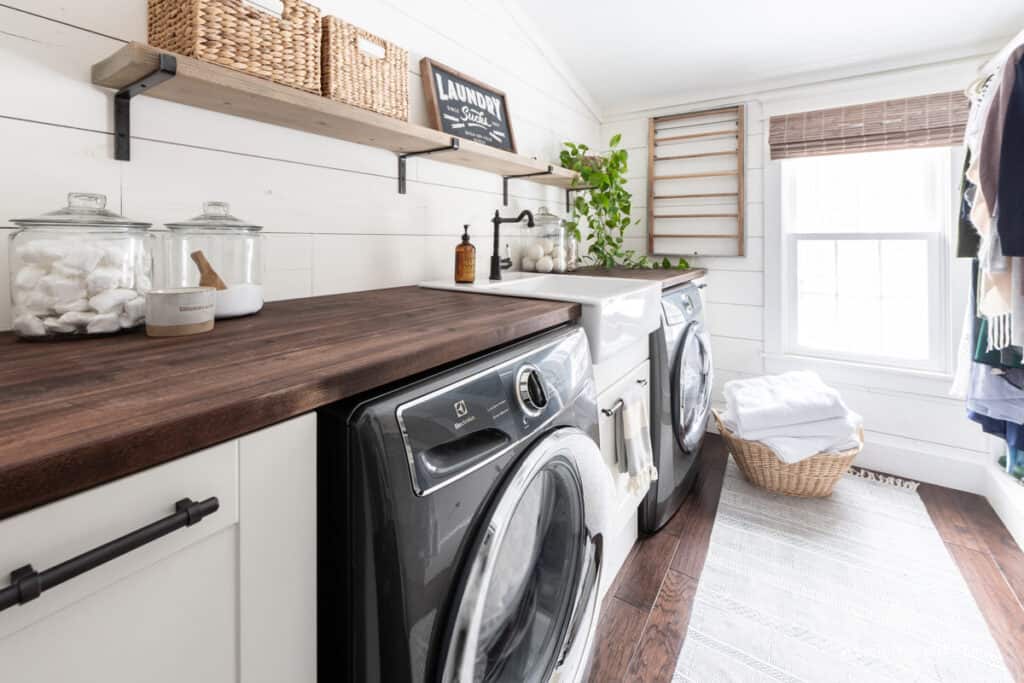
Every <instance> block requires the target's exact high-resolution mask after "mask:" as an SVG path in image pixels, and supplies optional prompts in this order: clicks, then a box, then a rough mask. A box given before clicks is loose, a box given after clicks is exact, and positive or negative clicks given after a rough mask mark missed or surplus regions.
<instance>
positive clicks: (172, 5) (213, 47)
mask: <svg viewBox="0 0 1024 683" xmlns="http://www.w3.org/2000/svg"><path fill="white" fill-rule="evenodd" d="M148 23H149V43H150V45H152V46H153V47H156V48H159V49H161V50H167V51H169V52H175V53H177V54H179V55H184V56H186V57H195V58H197V59H202V60H203V61H207V62H212V63H214V64H220V65H222V66H226V67H229V68H231V69H237V70H238V71H244V72H245V73H249V74H253V75H255V76H259V77H261V78H266V79H268V80H271V81H275V82H277V83H281V84H284V85H288V86H291V87H293V88H298V89H300V90H305V91H308V92H313V93H319V92H320V10H319V9H317V8H316V7H314V6H313V5H310V4H308V3H305V2H303V1H302V0H149V22H148Z"/></svg>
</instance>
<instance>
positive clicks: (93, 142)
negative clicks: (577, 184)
mask: <svg viewBox="0 0 1024 683" xmlns="http://www.w3.org/2000/svg"><path fill="white" fill-rule="evenodd" d="M316 4H317V5H318V6H319V7H321V9H322V10H323V11H324V13H325V14H335V15H337V16H340V17H342V18H344V19H346V20H348V21H351V22H352V23H355V24H357V25H359V26H361V27H363V28H365V29H367V30H369V31H372V32H375V33H377V34H378V35H381V36H382V37H384V38H387V39H388V40H392V41H394V42H396V43H398V44H400V45H402V46H403V47H405V48H407V49H408V50H409V53H410V55H409V70H410V81H409V90H410V99H411V102H410V104H411V107H410V108H411V116H410V119H411V120H412V121H413V122H415V123H420V124H424V125H426V124H427V114H426V109H425V105H424V102H423V91H422V85H421V82H420V77H419V68H418V67H419V60H420V58H421V57H423V56H430V57H432V58H434V59H437V60H439V61H441V62H443V63H445V64H448V65H450V66H452V67H455V68H457V69H460V70H462V71H465V72H467V73H469V74H472V75H473V76H475V77H477V78H479V79H480V80H482V81H484V82H486V83H490V84H492V85H494V86H495V87H498V88H501V89H503V90H505V91H506V93H508V95H509V101H510V106H511V108H512V111H511V114H512V124H513V127H514V129H515V133H516V141H517V143H518V145H519V151H520V153H522V154H525V155H527V156H534V157H537V158H541V159H548V160H557V157H558V150H559V148H560V146H561V143H562V142H563V141H565V140H576V141H580V142H586V143H588V144H594V143H595V142H596V141H597V134H598V130H599V124H598V118H597V114H596V108H595V107H594V105H593V103H592V102H591V101H590V100H589V98H588V96H587V94H586V92H585V91H584V89H583V88H582V87H580V86H579V84H578V83H577V82H576V81H575V80H574V79H573V78H572V76H571V74H569V72H568V70H567V69H566V68H565V67H564V66H563V65H562V64H561V63H560V62H559V61H558V59H557V57H554V56H553V55H554V52H553V51H552V50H551V49H550V48H548V47H547V46H545V45H544V44H543V42H542V41H540V40H539V39H537V38H536V32H535V30H534V28H533V26H532V24H531V23H530V20H529V19H527V18H526V17H525V16H523V15H522V13H521V12H520V10H519V9H518V8H517V6H516V5H515V4H514V3H511V2H504V1H503V0H481V1H479V2H466V1H464V0H432V1H431V2H429V3H404V2H397V1H396V2H388V1H387V0H376V1H372V0H371V1H365V2H344V1H343V0H322V1H320V2H317V3H316ZM130 40H138V41H142V42H145V41H146V0H80V1H79V2H70V3H69V2H65V1H64V0H8V1H7V2H5V3H4V4H2V5H0V82H2V83H3V84H4V93H3V95H2V96H0V158H2V167H0V238H2V239H0V329H5V328H8V327H9V324H10V305H9V299H10V296H9V291H8V287H9V276H8V273H7V268H8V264H7V260H8V259H7V237H8V234H9V233H10V232H11V230H12V228H13V226H12V225H11V224H10V223H9V222H7V221H8V219H10V218H19V217H23V216H31V215H36V214H39V213H41V212H43V211H49V210H52V209H55V208H58V207H59V206H61V205H62V204H63V202H64V197H65V195H66V194H67V193H68V192H71V191H86V192H102V193H104V194H106V195H107V197H108V201H109V204H110V206H111V207H112V208H113V209H115V210H119V211H121V212H123V213H124V214H125V215H127V216H130V217H132V218H137V219H142V220H147V221H152V222H153V223H155V224H161V223H164V222H167V221H173V220H179V219H181V218H185V217H189V216H193V215H195V214H197V213H199V210H200V208H201V205H202V202H203V201H204V200H207V199H221V200H225V201H229V202H231V204H232V211H233V212H234V213H236V215H239V216H242V217H244V218H246V219H247V220H250V221H253V222H257V223H261V224H263V225H265V226H266V228H265V231H266V233H267V235H268V239H267V243H266V245H265V247H266V259H265V260H266V274H265V279H266V285H267V297H268V298H269V299H287V298H294V297H302V296H311V295H319V294H329V293H336V292H345V291H354V290H362V289H371V288H378V287H388V286H397V285H405V284H413V283H415V282H417V281H420V280H423V279H431V278H440V277H447V276H449V275H450V272H451V269H452V262H453V258H454V247H455V245H456V244H457V243H458V236H459V235H460V234H461V231H462V224H463V223H470V224H472V226H473V229H472V231H471V234H472V235H473V238H474V239H473V242H474V243H475V244H476V245H477V250H478V253H477V262H478V267H479V268H480V270H481V273H485V268H486V266H487V260H488V259H487V257H488V256H489V251H488V249H489V244H490V242H489V239H488V236H489V229H490V223H489V222H488V219H489V217H490V215H491V214H492V213H493V212H494V210H495V209H496V208H499V207H500V204H501V179H500V178H499V177H497V176H494V175H491V174H488V173H483V172H478V171H473V170H469V169H462V168H458V167H454V166H448V165H446V164H441V163H438V162H434V161H429V160H426V159H413V160H410V163H409V175H408V177H409V186H408V194H406V195H404V196H403V195H399V194H398V193H397V191H396V179H395V178H396V159H395V156H394V155H393V154H391V153H388V152H385V151H383V150H377V149H374V148H370V147H365V146H361V145H355V144H351V143H347V142H342V141H337V140H332V139H329V138H323V137H319V136H316V135H311V134H306V133H301V132H297V131H292V130H287V129H283V128H278V127H275V126H271V125H267V124H262V123H257V122H253V121H247V120H244V119H239V118H235V117H231V116H227V115H223V114H217V113H213V112H208V111H203V110H199V109H194V108H190V107H186V106H183V105H178V104H173V103H170V102H162V101H160V100H156V99H151V98H144V97H143V98H137V99H135V100H134V101H133V104H132V133H133V138H134V139H133V141H132V161H131V162H127V163H125V162H118V161H114V159H113V138H112V101H111V92H110V91H107V90H104V89H101V88H97V87H95V86H93V85H91V83H90V77H89V71H90V66H91V65H92V64H93V63H94V62H97V61H99V60H101V59H103V58H105V57H107V56H108V55H110V54H111V53H112V52H114V51H115V50H116V49H118V48H119V47H120V46H121V45H122V44H123V43H124V42H125V41H130ZM510 191H511V193H512V197H511V201H510V205H509V207H508V208H507V209H505V208H503V207H502V211H503V212H509V213H511V212H513V211H518V210H520V209H522V208H533V209H535V208H537V207H538V206H540V205H542V204H548V205H550V206H553V207H557V206H561V204H562V203H563V202H564V197H563V196H562V195H561V194H560V193H559V192H558V190H556V189H554V188H545V187H543V186H540V185H534V184H532V183H528V182H525V181H518V182H517V181H512V182H511V183H510ZM507 232H508V234H509V239H508V240H507V241H508V242H509V243H511V244H512V247H513V249H514V250H515V249H517V247H518V244H517V242H518V240H517V238H516V235H517V234H518V231H517V230H516V229H515V228H512V229H510V230H508V231H507Z"/></svg>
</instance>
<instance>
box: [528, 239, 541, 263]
mask: <svg viewBox="0 0 1024 683" xmlns="http://www.w3.org/2000/svg"><path fill="white" fill-rule="evenodd" d="M543 255H544V249H543V248H542V247H541V245H540V243H537V244H531V245H530V246H528V247H527V248H526V251H525V252H524V256H525V257H526V258H528V259H533V260H534V261H536V260H537V259H539V258H540V257H541V256H543Z"/></svg>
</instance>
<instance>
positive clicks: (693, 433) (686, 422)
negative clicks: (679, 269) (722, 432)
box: [671, 320, 714, 453]
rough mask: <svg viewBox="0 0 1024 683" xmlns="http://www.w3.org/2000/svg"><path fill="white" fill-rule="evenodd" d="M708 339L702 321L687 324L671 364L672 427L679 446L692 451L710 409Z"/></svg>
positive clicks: (709, 351) (697, 441) (710, 379)
mask: <svg viewBox="0 0 1024 683" xmlns="http://www.w3.org/2000/svg"><path fill="white" fill-rule="evenodd" d="M713 380H714V378H713V376H712V369H711V342H710V339H709V337H708V334H707V331H706V330H705V329H704V325H703V324H702V323H701V322H700V321H697V320H694V321H691V322H690V323H688V324H687V326H686V330H685V331H684V332H683V336H682V338H681V339H680V341H679V346H678V347H676V358H675V361H674V363H673V364H672V384H671V387H672V406H673V410H672V430H673V432H674V433H675V435H676V441H678V443H679V447H680V448H681V449H683V451H684V452H686V453H692V452H694V451H696V450H697V448H699V447H700V442H701V440H702V439H703V438H704V430H705V429H706V428H707V424H708V417H709V415H710V413H711V385H712V383H713Z"/></svg>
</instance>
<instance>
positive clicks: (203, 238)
mask: <svg viewBox="0 0 1024 683" xmlns="http://www.w3.org/2000/svg"><path fill="white" fill-rule="evenodd" d="M167 229H168V230H169V231H170V232H169V233H168V234H167V236H166V243H165V244H166V249H165V259H166V262H165V268H166V274H165V276H164V279H165V280H166V283H165V284H166V286H167V287H196V286H199V285H203V286H211V287H215V288H216V289H217V305H216V317H218V318H234V317H237V316H240V315H249V314H251V313H256V312H258V311H259V310H260V309H261V308H263V246H262V245H263V235H261V234H260V231H261V230H263V228H262V227H261V226H259V225H253V224H252V223H249V222H246V221H243V220H241V219H239V218H235V217H234V216H232V215H231V207H230V206H229V205H228V204H227V202H206V203H204V204H203V213H202V214H200V215H198V216H196V217H195V218H191V219H189V220H187V221H181V222H178V223H167Z"/></svg>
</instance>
